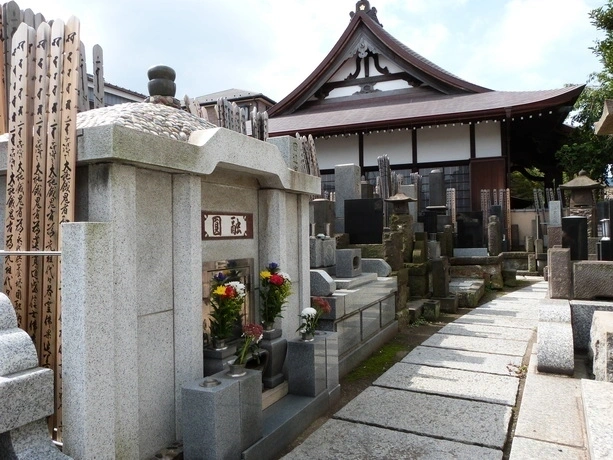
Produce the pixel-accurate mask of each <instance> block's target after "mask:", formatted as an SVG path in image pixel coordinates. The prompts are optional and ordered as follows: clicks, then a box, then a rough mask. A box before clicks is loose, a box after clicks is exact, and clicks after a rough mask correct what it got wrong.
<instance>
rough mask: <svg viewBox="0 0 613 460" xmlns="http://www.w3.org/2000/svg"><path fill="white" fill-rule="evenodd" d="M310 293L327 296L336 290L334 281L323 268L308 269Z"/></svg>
mask: <svg viewBox="0 0 613 460" xmlns="http://www.w3.org/2000/svg"><path fill="white" fill-rule="evenodd" d="M309 273H310V275H311V295H312V296H320V297H327V296H329V295H331V294H332V293H333V292H334V291H336V283H335V281H334V280H333V279H332V277H331V276H330V275H328V273H327V272H325V271H324V270H310V271H309Z"/></svg>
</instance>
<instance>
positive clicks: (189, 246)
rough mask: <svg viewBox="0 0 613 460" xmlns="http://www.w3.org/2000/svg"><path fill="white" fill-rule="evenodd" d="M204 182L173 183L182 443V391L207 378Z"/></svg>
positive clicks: (182, 179) (184, 178) (180, 179)
mask: <svg viewBox="0 0 613 460" xmlns="http://www.w3.org/2000/svg"><path fill="white" fill-rule="evenodd" d="M201 182H202V181H201V179H200V178H199V177H197V176H192V175H188V174H184V175H175V176H173V180H172V207H173V211H172V219H173V223H172V237H173V238H172V254H173V255H172V265H173V270H174V273H181V276H173V302H174V319H173V321H174V354H175V366H174V367H175V414H176V426H177V438H178V439H181V437H182V435H181V420H180V418H181V387H182V386H183V384H185V383H188V382H191V381H192V380H195V379H197V378H199V377H201V376H202V375H203V371H204V368H203V359H202V324H199V323H198V322H197V321H194V318H199V317H201V316H202V297H203V296H202V253H201V251H194V248H195V247H199V245H201V244H202V226H201V225H202V196H201V194H202V190H201Z"/></svg>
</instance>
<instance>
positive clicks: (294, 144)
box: [266, 136, 301, 171]
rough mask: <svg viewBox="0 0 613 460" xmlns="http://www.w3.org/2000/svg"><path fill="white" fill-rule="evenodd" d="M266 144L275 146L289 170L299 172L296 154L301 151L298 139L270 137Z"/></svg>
mask: <svg viewBox="0 0 613 460" xmlns="http://www.w3.org/2000/svg"><path fill="white" fill-rule="evenodd" d="M266 142H269V143H270V144H272V145H275V146H276V147H277V148H278V149H279V152H280V153H281V156H282V157H283V160H284V161H285V163H286V164H287V167H288V168H289V169H293V170H294V171H298V170H299V167H300V160H299V154H298V152H299V151H300V150H301V146H300V145H299V144H300V140H299V139H297V138H296V137H294V136H279V137H270V138H268V139H267V140H266Z"/></svg>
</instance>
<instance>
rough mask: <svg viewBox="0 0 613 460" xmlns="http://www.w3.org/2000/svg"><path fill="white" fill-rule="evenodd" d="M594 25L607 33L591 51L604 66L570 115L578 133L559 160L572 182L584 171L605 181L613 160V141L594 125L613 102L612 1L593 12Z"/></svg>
mask: <svg viewBox="0 0 613 460" xmlns="http://www.w3.org/2000/svg"><path fill="white" fill-rule="evenodd" d="M589 16H590V19H591V23H592V24H593V25H594V26H595V27H596V28H597V29H598V30H601V31H603V32H604V33H605V37H604V38H603V39H602V40H596V42H595V45H594V47H592V48H591V49H592V51H593V52H594V54H596V55H597V56H598V57H599V59H600V62H601V63H602V65H603V69H602V70H601V71H600V72H595V73H593V74H592V75H591V76H590V79H589V81H588V82H587V86H586V88H585V90H584V91H583V93H582V94H581V96H579V99H578V100H577V103H576V104H575V107H574V110H573V112H572V113H571V121H572V123H573V125H574V126H575V130H574V131H573V133H572V135H571V136H570V137H569V139H568V143H567V144H566V145H564V146H563V147H562V148H561V149H560V150H559V151H558V152H557V153H556V158H557V159H558V161H559V162H560V164H561V166H562V168H563V169H564V171H565V172H566V173H567V175H568V176H569V177H570V178H572V177H573V176H574V175H575V174H577V173H578V172H579V171H580V170H582V169H585V170H586V171H587V173H588V175H589V176H590V177H591V178H592V179H595V180H597V179H603V178H604V177H605V176H606V174H607V171H608V167H609V164H610V163H611V162H612V159H613V137H612V136H597V135H596V134H595V133H594V123H595V122H596V121H598V119H599V118H600V116H601V114H602V108H603V106H604V101H605V99H613V0H608V1H607V3H606V4H605V5H604V6H602V7H600V8H596V9H595V10H592V11H591V12H590V15H589Z"/></svg>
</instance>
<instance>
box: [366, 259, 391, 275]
mask: <svg viewBox="0 0 613 460" xmlns="http://www.w3.org/2000/svg"><path fill="white" fill-rule="evenodd" d="M362 273H376V274H377V276H389V275H390V274H391V273H392V267H390V264H388V263H387V262H386V261H385V260H383V259H362Z"/></svg>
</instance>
